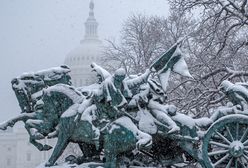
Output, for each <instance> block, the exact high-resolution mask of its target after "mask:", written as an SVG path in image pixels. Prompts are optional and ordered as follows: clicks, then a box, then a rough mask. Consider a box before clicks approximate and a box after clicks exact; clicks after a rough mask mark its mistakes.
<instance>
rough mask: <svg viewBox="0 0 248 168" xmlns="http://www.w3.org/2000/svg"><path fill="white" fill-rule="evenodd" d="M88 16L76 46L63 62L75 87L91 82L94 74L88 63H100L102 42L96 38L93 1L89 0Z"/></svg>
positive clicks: (94, 77)
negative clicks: (81, 37)
mask: <svg viewBox="0 0 248 168" xmlns="http://www.w3.org/2000/svg"><path fill="white" fill-rule="evenodd" d="M89 8H90V12H89V17H88V19H87V20H86V22H85V35H84V38H83V39H82V40H81V41H80V44H79V46H78V47H77V48H75V49H73V50H72V51H70V52H69V54H68V55H67V57H66V59H65V64H66V65H68V66H69V67H70V69H71V74H70V75H71V78H72V84H73V85H74V86H76V87H80V86H85V85H89V84H92V83H94V82H95V81H96V76H95V74H94V73H93V72H91V71H92V69H91V67H90V64H91V63H92V62H96V63H100V60H101V50H102V42H101V40H99V38H98V33H97V27H98V23H97V21H96V19H95V16H94V3H93V1H91V2H90V5H89Z"/></svg>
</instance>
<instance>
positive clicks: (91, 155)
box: [78, 143, 101, 163]
mask: <svg viewBox="0 0 248 168" xmlns="http://www.w3.org/2000/svg"><path fill="white" fill-rule="evenodd" d="M78 145H79V147H80V149H81V151H82V153H83V157H82V158H79V159H80V160H79V162H81V163H83V162H84V161H93V160H100V157H99V155H100V152H101V150H97V149H96V146H95V145H93V144H87V143H80V144H78Z"/></svg>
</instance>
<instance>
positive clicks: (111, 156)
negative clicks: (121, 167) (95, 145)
mask: <svg viewBox="0 0 248 168" xmlns="http://www.w3.org/2000/svg"><path fill="white" fill-rule="evenodd" d="M104 156H105V158H106V162H105V163H104V167H106V168H116V167H117V154H116V153H115V152H113V151H110V150H104Z"/></svg>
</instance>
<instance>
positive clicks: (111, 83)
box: [0, 41, 248, 168]
mask: <svg viewBox="0 0 248 168" xmlns="http://www.w3.org/2000/svg"><path fill="white" fill-rule="evenodd" d="M180 43H181V41H180V42H178V43H176V44H175V45H173V46H172V47H171V48H170V49H169V50H168V51H167V52H165V53H164V54H162V56H161V57H159V58H158V59H157V60H156V61H154V63H153V64H152V65H151V66H150V68H149V69H147V70H146V71H145V72H144V73H143V74H139V75H130V76H127V74H126V72H125V70H124V69H122V68H120V69H117V70H116V71H115V72H114V74H110V73H109V72H108V71H107V70H105V69H104V68H102V67H100V66H99V65H97V64H95V63H92V64H91V67H92V69H93V71H95V72H96V75H97V77H98V82H97V83H95V84H93V85H90V86H83V87H80V88H75V87H73V86H71V82H70V76H69V72H70V69H69V68H68V67H67V66H61V67H58V68H51V69H47V70H44V71H40V72H36V73H26V74H24V75H22V76H20V77H17V78H15V79H13V80H12V88H13V90H14V91H15V94H16V97H17V99H18V102H19V105H20V107H21V111H22V112H21V114H20V115H19V116H17V117H15V118H13V119H11V120H9V121H6V122H4V123H2V124H1V125H0V129H2V130H5V129H7V127H8V126H11V127H13V126H14V124H15V123H16V122H18V121H23V122H24V124H25V128H26V130H27V132H28V133H29V136H30V139H29V140H30V142H31V143H32V144H33V145H34V146H35V147H37V148H38V149H39V150H40V151H44V150H50V149H51V148H54V149H53V152H52V155H51V156H50V158H49V160H48V161H47V162H46V163H45V164H44V165H41V166H40V167H44V166H46V167H49V166H53V165H55V163H56V161H57V159H58V158H59V157H60V156H61V154H62V153H63V151H64V149H65V148H66V147H67V145H68V144H69V143H71V142H72V143H77V144H78V145H79V147H80V149H81V150H82V153H83V156H82V157H80V158H76V159H75V160H73V161H74V162H75V163H77V164H82V163H84V164H82V166H83V165H86V163H87V165H88V166H89V167H97V166H99V165H100V166H104V167H106V168H115V167H118V166H123V165H126V166H132V165H134V166H143V167H144V166H156V167H158V166H168V165H173V164H176V163H178V162H185V160H184V158H185V157H183V156H187V157H186V158H189V157H188V156H189V155H190V156H191V157H193V158H194V159H195V161H197V162H198V163H199V164H200V165H201V166H202V167H207V168H209V167H210V168H211V167H216V166H222V167H228V166H229V167H230V166H232V165H234V164H236V162H235V159H236V160H237V158H241V157H242V158H243V157H244V158H245V157H247V156H246V152H245V147H247V146H246V144H247V142H248V140H247V136H246V133H247V132H248V131H246V132H244V131H243V132H242V130H248V117H247V116H245V115H244V114H243V113H245V112H244V110H245V108H244V107H245V105H247V100H246V98H247V96H246V92H247V88H246V87H245V86H244V85H240V86H239V85H236V84H235V86H236V87H234V86H233V85H232V84H231V83H230V82H227V81H226V82H223V84H222V89H223V91H224V92H226V93H227V94H228V96H229V98H230V100H233V103H234V105H235V106H232V107H227V108H224V107H222V108H219V109H217V110H216V112H215V113H214V114H213V116H212V117H211V118H207V117H204V118H199V119H193V118H191V117H189V116H187V115H185V114H182V113H180V112H178V110H177V108H176V107H175V106H174V105H170V104H167V103H166V88H167V85H168V80H169V76H170V73H171V72H175V73H178V74H180V75H183V76H186V77H192V76H191V75H190V73H189V71H188V67H187V64H186V62H185V60H184V57H183V54H182V52H181V50H180V48H179V46H180ZM151 74H157V76H158V79H159V80H158V81H157V80H156V78H154V76H156V75H151ZM231 98H232V99H231ZM237 105H241V106H242V107H243V108H236V106H237ZM233 109H235V110H233ZM237 113H239V114H237ZM226 123H227V124H228V125H227V126H225V124H226ZM237 123H238V124H240V125H242V128H244V129H241V132H242V134H241V132H240V134H238V133H237V132H236V131H235V130H237V129H233V128H232V127H231V126H232V124H234V125H235V126H236V124H237ZM224 126H225V127H224ZM229 126H230V129H229ZM223 128H228V130H226V129H223ZM207 129H208V131H207ZM215 131H217V132H218V133H217V135H216V136H213V134H216V132H215ZM227 131H228V133H229V132H230V135H231V136H230V135H229V137H225V136H227V135H228V134H227V133H226V132H227ZM235 133H236V135H235ZM234 135H235V136H236V139H230V137H232V136H234ZM242 135H243V136H242ZM241 136H242V137H241ZM216 137H217V139H216ZM44 138H58V140H57V144H56V146H54V147H52V146H50V145H48V144H42V143H40V142H39V141H38V140H41V139H44ZM223 141H225V142H223ZM227 142H228V144H226V143H227ZM221 148H224V149H221ZM226 148H228V149H229V150H226ZM137 151H138V152H137ZM223 151H224V152H223ZM222 152H223V153H225V154H226V156H225V157H223V156H222V155H219V154H222ZM101 153H104V158H105V159H104V161H103V159H102V157H100V156H101ZM216 155H217V156H216ZM218 156H220V157H221V158H220V159H219V161H218V160H216V159H213V158H216V157H218ZM233 158H234V159H233ZM247 158H248V157H247ZM228 159H229V160H228ZM233 160H234V161H233ZM89 162H90V163H89ZM237 164H241V161H240V163H237ZM64 166H66V164H65V165H64ZM68 166H69V165H68Z"/></svg>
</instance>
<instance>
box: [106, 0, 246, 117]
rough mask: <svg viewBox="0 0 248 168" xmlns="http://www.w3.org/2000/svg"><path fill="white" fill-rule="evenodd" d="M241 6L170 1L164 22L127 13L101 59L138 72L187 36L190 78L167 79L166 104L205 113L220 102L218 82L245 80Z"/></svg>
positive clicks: (211, 1)
mask: <svg viewBox="0 0 248 168" xmlns="http://www.w3.org/2000/svg"><path fill="white" fill-rule="evenodd" d="M240 2H241V1H240ZM242 2H243V3H242V4H241V3H238V4H236V5H239V9H240V10H237V9H236V8H234V7H233V5H235V4H230V3H231V2H229V1H226V3H224V1H214V0H199V1H195V0H188V1H184V0H176V1H171V2H170V3H171V11H170V16H169V17H168V18H162V17H154V16H153V17H151V16H144V15H133V16H131V17H129V18H128V19H127V21H126V22H125V24H124V26H123V31H122V32H121V33H122V36H121V37H122V38H121V40H120V42H119V44H117V43H115V42H114V41H110V40H109V44H110V45H109V46H108V47H107V50H106V52H105V55H106V57H105V58H106V60H105V61H106V62H107V61H108V60H115V61H116V62H117V64H114V65H118V66H124V67H125V68H126V70H127V72H128V73H133V72H135V73H137V72H143V71H144V69H146V68H148V67H149V65H150V64H151V62H152V60H154V58H156V57H158V56H159V55H160V54H161V53H162V52H164V51H165V50H167V49H168V48H169V47H170V46H171V45H172V44H174V43H175V42H176V41H178V39H180V38H182V37H185V36H187V38H186V40H184V43H183V46H182V49H183V51H184V52H185V53H188V57H187V56H186V62H187V63H188V64H189V69H190V72H191V74H192V75H193V77H194V80H192V79H188V78H183V77H179V76H178V75H174V76H172V78H171V81H170V83H173V84H171V85H170V87H169V88H168V91H167V94H168V100H167V103H173V104H176V105H177V107H179V109H180V111H181V112H184V113H190V114H192V115H193V116H195V117H198V116H203V115H209V111H210V109H212V108H215V107H216V106H219V105H221V104H222V105H224V104H225V101H226V99H225V95H224V94H223V93H222V92H220V91H219V86H220V84H221V82H222V81H223V80H225V79H229V80H232V81H233V82H235V81H246V77H247V74H248V73H247V72H246V71H248V66H247V65H248V57H247V45H248V43H247V39H248V38H247V37H248V33H247V32H248V31H247V17H246V15H245V14H242V13H239V12H241V10H245V13H246V11H247V5H246V2H245V1H242ZM235 3H236V1H235ZM223 4H225V5H226V6H225V5H224V6H223ZM231 11H233V12H231ZM238 13H239V14H238ZM196 14H197V15H199V16H198V17H195V15H196Z"/></svg>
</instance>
